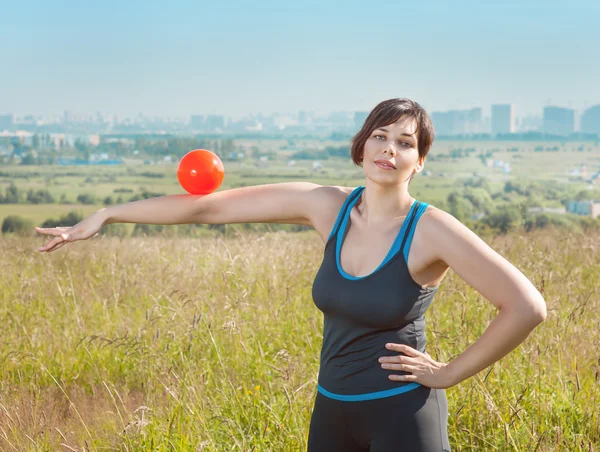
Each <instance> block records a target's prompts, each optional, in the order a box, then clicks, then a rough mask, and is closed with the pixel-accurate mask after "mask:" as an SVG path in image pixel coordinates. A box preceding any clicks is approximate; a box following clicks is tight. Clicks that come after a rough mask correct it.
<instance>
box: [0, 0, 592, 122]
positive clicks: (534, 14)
mask: <svg viewBox="0 0 600 452" xmlns="http://www.w3.org/2000/svg"><path fill="white" fill-rule="evenodd" d="M92 3H93V4H92ZM449 3H454V5H453V6H449ZM484 3H488V4H484ZM492 3H493V4H492ZM598 23H600V2H598V0H588V1H578V0H571V1H569V2H562V1H561V2H559V1H553V0H546V1H533V0H522V1H516V0H505V1H502V2H500V1H494V2H492V1H486V2H484V1H482V0H479V1H457V2H447V1H444V2H441V1H439V2H438V1H427V0H413V1H412V2H404V1H399V0H396V1H374V2H367V1H365V0H363V1H353V0H338V1H335V2H334V1H326V0H318V1H313V0H310V1H305V0H302V1H294V2H291V1H287V0H277V1H270V0H269V1H261V0H254V1H237V2H234V1H227V0H215V1H213V2H206V1H201V0H200V1H179V2H178V1H175V0H173V1H170V2H167V1H161V2H157V1H148V0H145V1H138V0H135V1H133V0H130V1H126V0H119V1H113V0H101V1H95V2H91V1H89V2H88V1H77V2H75V1H57V0H52V1H46V0H44V1H35V2H34V1H27V0H12V1H7V0H0V56H1V59H0V61H1V63H0V113H1V112H11V113H15V114H24V113H44V114H46V113H61V112H62V111H63V110H65V109H69V110H72V111H74V112H90V113H92V112H95V111H100V112H102V113H116V114H121V115H134V114H136V113H138V112H142V113H144V114H148V115H161V116H168V115H172V116H176V115H178V116H185V115H188V114H190V113H222V114H226V115H232V116H234V117H238V116H241V115H243V114H246V113H250V112H263V113H271V112H276V111H279V112H294V111H296V110H299V109H305V110H313V111H322V112H328V111H334V110H349V111H355V110H368V109H370V108H372V107H373V106H374V105H375V104H376V103H377V102H379V101H381V100H383V99H387V98H390V97H410V98H413V99H415V100H417V101H419V102H421V103H422V104H423V105H424V106H425V107H426V108H427V109H428V110H429V111H436V110H446V109H450V108H470V107H475V106H481V107H483V108H484V113H486V112H488V111H489V105H490V104H491V103H504V102H512V103H514V104H515V108H516V112H517V115H519V116H521V115H523V114H541V109H542V107H543V105H545V104H546V103H547V102H551V103H552V104H556V105H563V106H571V107H573V108H575V109H578V110H581V109H583V108H584V107H585V106H586V105H592V104H597V103H600V89H599V83H598V80H600V50H599V49H600V33H599V32H598V28H599V27H598Z"/></svg>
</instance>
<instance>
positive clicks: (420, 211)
mask: <svg viewBox="0 0 600 452" xmlns="http://www.w3.org/2000/svg"><path fill="white" fill-rule="evenodd" d="M427 207H429V204H427V203H426V202H423V201H421V204H419V208H418V209H417V212H416V213H415V218H414V220H413V222H412V225H411V228H410V231H408V237H407V238H406V244H405V245H404V249H403V250H402V252H403V253H404V261H405V262H406V265H408V252H409V251H410V244H411V243H412V239H413V236H414V235H415V229H417V223H418V221H419V218H421V215H423V214H424V213H425V211H426V210H427ZM406 218H407V219H408V217H406ZM403 226H404V225H403Z"/></svg>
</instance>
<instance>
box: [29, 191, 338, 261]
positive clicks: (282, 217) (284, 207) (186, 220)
mask: <svg viewBox="0 0 600 452" xmlns="http://www.w3.org/2000/svg"><path fill="white" fill-rule="evenodd" d="M348 190H349V189H346V188H343V187H330V186H321V185H317V184H313V183H310V182H284V183H277V184H266V185H256V186H252V187H242V188H235V189H231V190H223V191H219V192H215V193H211V194H208V195H168V196H159V197H156V198H150V199H144V200H141V201H135V202H130V203H126V204H120V205H117V206H111V207H107V208H103V209H100V210H98V211H96V212H95V213H93V214H92V215H90V216H89V217H87V218H85V219H84V220H83V221H81V222H80V223H78V224H76V225H74V226H71V227H60V228H36V230H37V231H38V232H40V233H42V234H47V235H51V236H54V238H53V239H52V240H50V241H49V242H48V243H46V244H45V245H44V246H43V247H41V248H39V249H38V251H46V252H50V251H54V250H55V249H57V248H59V247H60V246H63V245H64V244H65V243H67V242H72V241H76V240H84V239H87V238H89V237H91V236H93V235H94V234H96V233H97V232H98V231H99V230H100V229H101V228H102V227H103V226H104V225H105V224H110V223H142V224H191V223H197V224H230V223H287V224H303V225H311V226H313V227H315V228H316V229H317V230H318V231H320V232H323V231H326V230H327V228H328V227H331V226H332V225H333V222H334V221H335V218H334V217H335V214H336V213H337V210H338V209H339V206H341V204H342V203H343V201H344V199H345V198H346V196H347V195H348ZM330 223H331V224H330ZM321 235H323V234H321Z"/></svg>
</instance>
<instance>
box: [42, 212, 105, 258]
mask: <svg viewBox="0 0 600 452" xmlns="http://www.w3.org/2000/svg"><path fill="white" fill-rule="evenodd" d="M104 222H105V219H104V217H103V215H102V214H101V213H100V211H98V212H95V213H93V214H92V215H90V216H89V217H87V218H85V219H83V220H82V221H80V222H79V223H77V224H76V225H75V226H65V227H62V226H59V227H56V228H38V227H36V228H35V230H36V231H37V232H39V233H41V234H47V235H50V236H54V238H53V239H52V240H50V241H49V242H48V243H46V244H45V245H44V246H42V247H40V248H38V251H39V252H44V251H45V252H47V253H50V252H52V251H55V250H57V249H59V248H60V247H61V246H64V245H65V244H66V243H68V242H74V241H76V240H85V239H89V238H90V237H91V236H93V235H94V234H96V233H97V232H98V231H99V230H100V229H101V228H102V226H104Z"/></svg>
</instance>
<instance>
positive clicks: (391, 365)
mask: <svg viewBox="0 0 600 452" xmlns="http://www.w3.org/2000/svg"><path fill="white" fill-rule="evenodd" d="M381 367H382V368H383V369H388V370H401V371H402V372H410V373H413V372H414V371H415V370H417V368H416V367H415V366H411V365H410V364H397V363H385V364H382V365H381Z"/></svg>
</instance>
